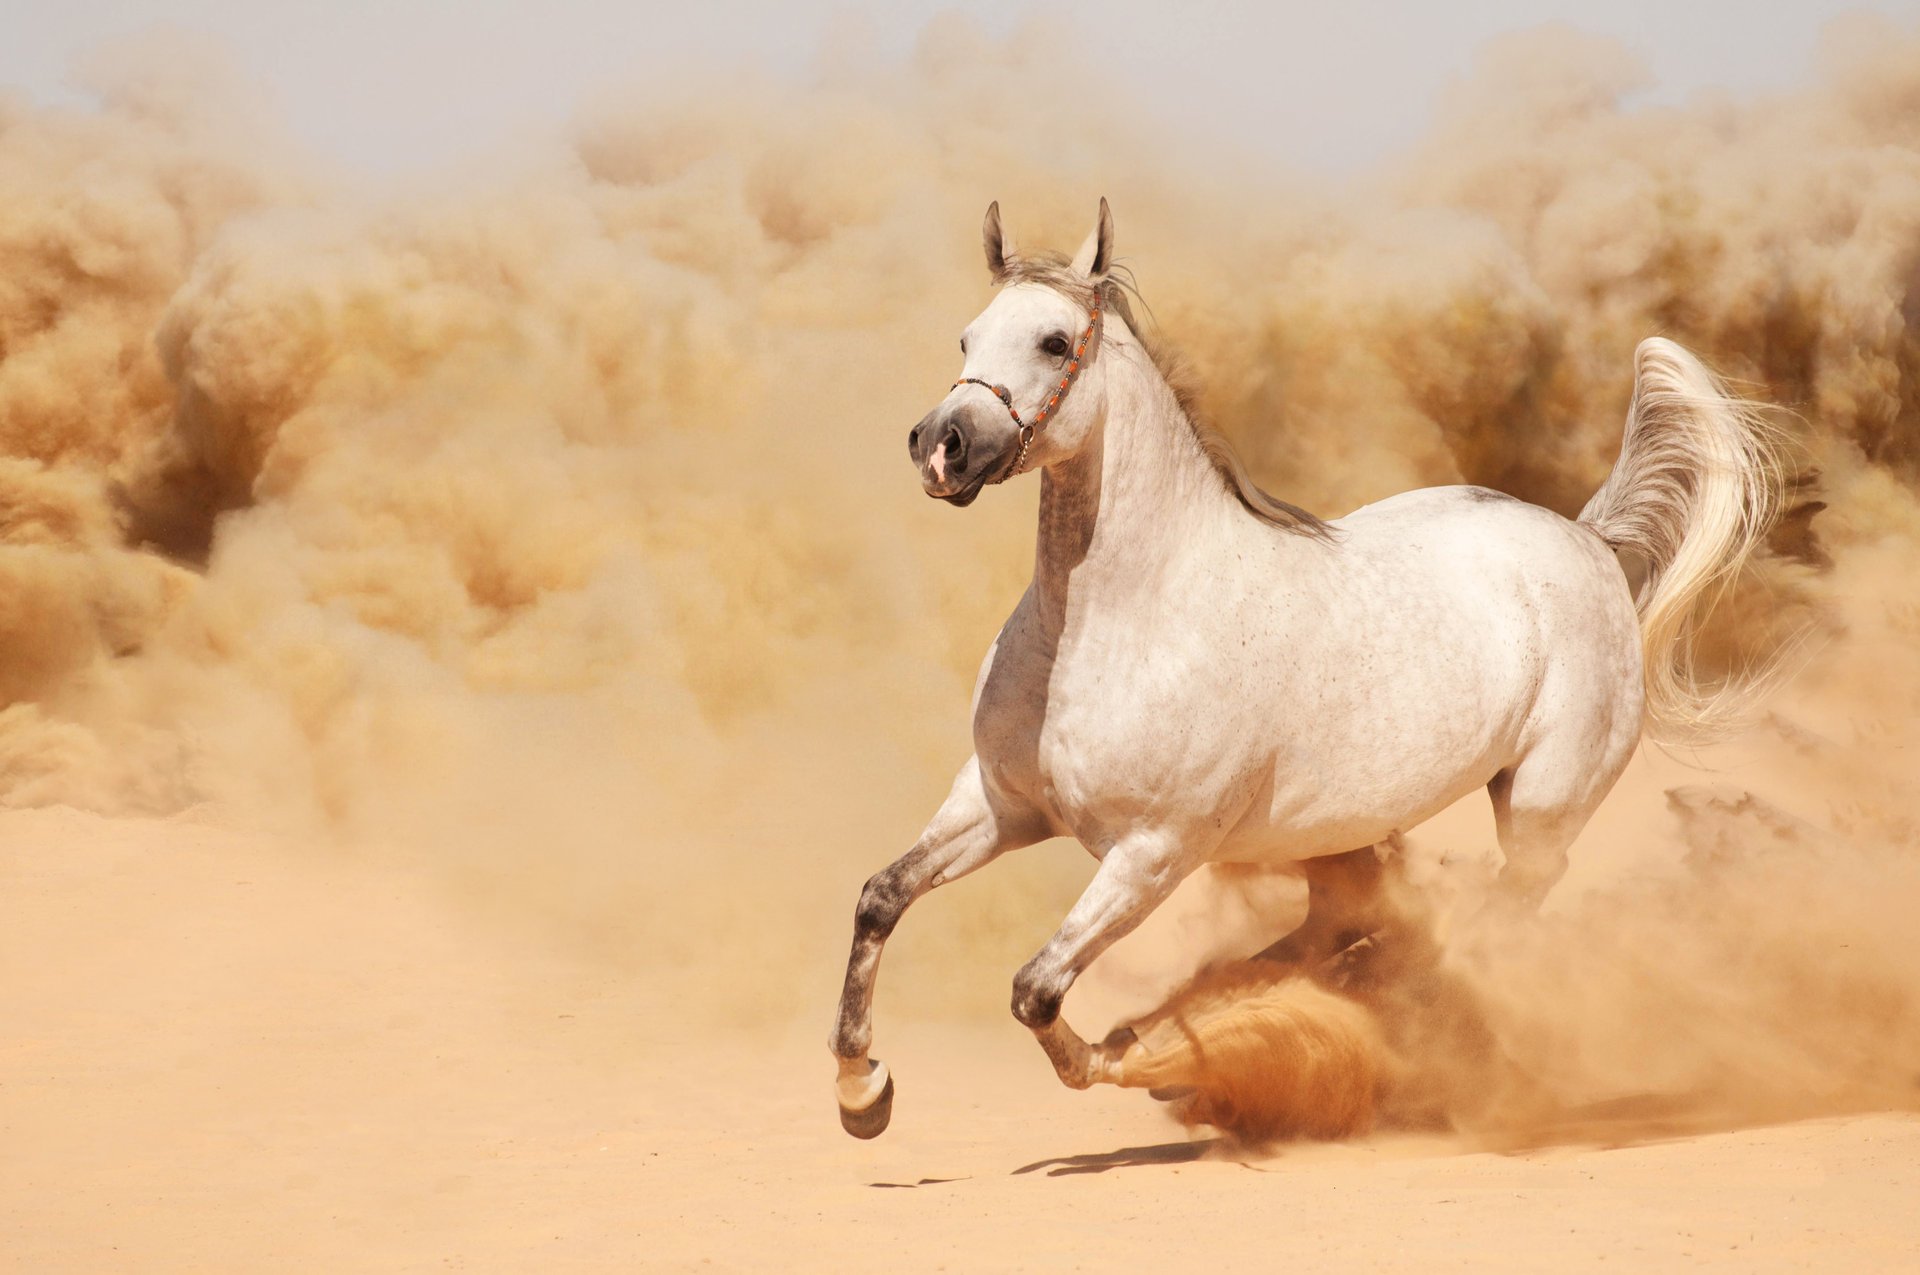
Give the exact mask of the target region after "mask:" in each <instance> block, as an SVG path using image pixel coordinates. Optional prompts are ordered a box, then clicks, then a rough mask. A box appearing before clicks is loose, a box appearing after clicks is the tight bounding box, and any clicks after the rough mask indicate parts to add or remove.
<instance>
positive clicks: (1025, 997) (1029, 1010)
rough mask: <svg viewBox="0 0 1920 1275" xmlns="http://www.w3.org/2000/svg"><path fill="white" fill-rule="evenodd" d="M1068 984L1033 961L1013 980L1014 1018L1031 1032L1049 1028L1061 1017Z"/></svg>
mask: <svg viewBox="0 0 1920 1275" xmlns="http://www.w3.org/2000/svg"><path fill="white" fill-rule="evenodd" d="M1068 985H1069V980H1067V979H1065V978H1063V977H1061V976H1060V974H1059V973H1057V972H1055V971H1052V970H1049V969H1047V968H1045V967H1044V966H1042V965H1041V964H1040V958H1039V957H1037V956H1036V957H1035V958H1034V959H1033V960H1031V961H1028V962H1027V963H1026V964H1025V965H1023V966H1021V968H1020V972H1019V973H1018V974H1016V975H1014V976H1013V1016H1014V1017H1015V1018H1017V1019H1019V1020H1020V1022H1021V1023H1023V1024H1024V1025H1026V1026H1027V1027H1030V1028H1032V1029H1033V1030H1034V1031H1039V1030H1041V1029H1042V1028H1046V1027H1051V1026H1052V1025H1053V1023H1054V1020H1055V1019H1057V1018H1059V1017H1060V1002H1062V1001H1063V1000H1065V999H1066V997H1067V987H1068Z"/></svg>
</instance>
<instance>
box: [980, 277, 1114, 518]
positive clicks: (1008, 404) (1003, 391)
mask: <svg viewBox="0 0 1920 1275" xmlns="http://www.w3.org/2000/svg"><path fill="white" fill-rule="evenodd" d="M1099 326H1100V302H1099V301H1098V300H1096V301H1095V302H1094V303H1093V313H1092V315H1090V316H1089V317H1088V319H1087V330H1086V331H1085V332H1082V333H1081V334H1080V341H1079V343H1078V344H1076V345H1075V346H1074V347H1073V357H1072V358H1071V359H1068V360H1067V374H1066V375H1065V376H1063V377H1061V378H1060V384H1058V385H1056V386H1054V388H1053V393H1051V394H1049V395H1047V401H1046V402H1045V403H1043V404H1042V405H1041V407H1040V410H1039V411H1038V412H1035V413H1034V415H1033V420H1032V421H1023V420H1021V419H1020V413H1019V412H1018V411H1016V410H1015V409H1014V406H1013V395H1012V394H1010V393H1009V392H1008V391H1007V387H1006V386H1004V385H995V384H993V383H992V382H991V381H983V380H981V379H980V378H979V377H977V376H963V377H961V378H960V379H959V380H957V381H955V382H954V383H953V388H954V389H956V390H957V389H959V388H960V387H961V386H962V385H978V386H980V387H981V388H982V389H984V390H986V391H988V392H989V393H991V394H992V395H993V396H994V397H995V398H997V399H999V400H1000V403H1001V406H1003V407H1005V408H1006V409H1007V415H1009V416H1011V417H1013V423H1014V424H1015V425H1018V426H1019V427H1020V451H1019V453H1018V454H1017V455H1015V456H1014V458H1013V464H1011V465H1009V466H1007V469H1006V472H1005V473H1003V474H1001V475H1000V476H999V477H998V478H995V479H992V480H991V482H994V483H1003V482H1005V481H1007V479H1009V478H1011V477H1013V476H1014V475H1015V474H1017V473H1019V472H1020V467H1021V466H1022V465H1024V464H1026V463H1027V448H1029V447H1031V446H1032V445H1033V433H1034V431H1035V430H1037V429H1039V428H1040V427H1041V426H1042V425H1045V424H1046V423H1047V418H1048V417H1049V416H1052V415H1053V414H1054V412H1055V411H1057V410H1058V409H1059V407H1060V400H1061V399H1063V398H1065V397H1066V396H1067V391H1068V390H1069V389H1071V388H1072V387H1073V382H1074V378H1075V377H1077V376H1079V375H1080V364H1081V362H1082V361H1084V360H1085V358H1086V356H1087V346H1088V344H1089V343H1091V342H1092V340H1093V332H1094V329H1095V328H1097V327H1099Z"/></svg>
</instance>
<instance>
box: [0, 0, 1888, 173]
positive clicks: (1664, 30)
mask: <svg viewBox="0 0 1920 1275" xmlns="http://www.w3.org/2000/svg"><path fill="white" fill-rule="evenodd" d="M956 8H957V9H961V10H963V11H965V12H967V13H969V14H972V15H973V16H974V17H975V18H976V19H977V21H978V22H979V23H980V24H981V25H982V26H983V27H985V28H986V29H987V30H988V31H989V32H990V33H994V34H1002V33H1005V32H1007V31H1010V30H1012V29H1013V28H1014V27H1015V26H1016V25H1017V24H1018V23H1019V21H1020V19H1021V17H1022V15H1024V14H1027V13H1030V12H1032V11H1034V8H1035V6H1033V5H1031V4H1016V3H1006V2H1003V0H991V2H989V3H984V4H974V5H964V6H956V5H952V4H940V3H932V2H931V0H903V2H901V3H893V4H887V5H885V6H879V5H871V4H868V5H861V4H845V3H834V4H820V3H804V2H800V0H789V2H785V3H782V2H778V0H752V2H749V3H732V4H727V3H708V4H698V3H678V4H673V5H667V4H661V3H658V2H656V0H545V2H544V3H528V2H525V0H385V2H384V3H373V2H369V0H279V2H277V3H263V2H262V0H9V2H8V3H6V4H5V5H4V7H3V8H0V86H4V87H5V88H8V89H13V90H20V91H24V92H26V93H27V94H28V95H29V97H31V98H33V99H35V100H39V101H55V102H58V101H72V100H76V98H75V95H74V93H73V90H72V89H71V87H70V84H71V80H70V71H71V68H72V67H73V65H74V64H75V61H76V59H78V58H80V57H83V56H84V55H85V54H86V53H87V52H88V51H89V50H90V49H92V48H95V47H97V46H98V45H99V44H100V43H101V42H103V41H108V40H113V39H124V38H126V37H129V36H135V35H138V34H140V33H142V32H144V31H148V30H151V29H154V28H156V27H162V28H172V29H174V30H177V31H181V32H184V33H186V34H188V35H190V36H205V37H210V38H211V41H212V42H213V43H215V44H218V45H223V46H225V47H226V48H227V49H228V50H229V51H230V53H231V54H232V57H233V60H234V61H235V62H236V63H237V64H238V65H239V66H241V67H242V68H244V69H245V70H246V71H247V72H248V73H249V74H250V75H251V76H252V77H253V78H254V79H255V80H256V81H257V82H258V83H259V84H260V85H261V86H263V87H264V88H265V90H266V92H267V95H268V97H269V100H270V101H272V102H273V104H274V105H275V106H276V107H277V109H278V111H279V112H280V114H281V116H282V117H283V118H284V119H285V121H286V122H287V124H288V125H289V127H290V128H291V129H292V131H293V133H294V134H295V135H296V136H297V137H299V138H300V139H301V140H303V141H305V142H306V143H307V144H309V145H310V146H312V147H313V148H314V149H315V150H317V151H319V152H320V153H321V154H323V155H326V156H329V157H331V158H333V159H335V160H337V161H339V162H341V163H343V164H346V165H349V166H351V167H356V168H363V169H370V170H374V171H393V170H410V169H418V168H422V167H429V166H434V165H439V164H444V163H449V162H459V161H462V160H465V159H468V158H471V157H473V156H474V155H476V154H480V153H483V152H485V151H487V150H489V149H491V148H493V147H496V146H498V145H499V144H501V142H502V141H503V140H511V139H513V138H515V137H524V136H527V135H529V134H538V133H542V132H546V131H550V130H552V129H555V128H558V127H560V126H561V125H563V124H564V123H565V122H566V121H567V120H568V119H569V118H570V117H571V116H572V115H573V113H574V111H575V110H576V109H577V108H578V106H579V105H580V104H581V102H582V101H583V100H585V99H588V98H591V97H594V96H596V95H598V94H600V93H603V92H607V91H615V90H618V89H619V88H620V87H621V86H622V85H623V84H625V83H630V82H632V81H634V80H644V79H646V78H648V77H651V76H654V75H657V74H659V73H660V72H661V71H663V70H666V71H674V72H679V71H684V70H687V69H689V68H691V67H701V66H713V67H723V66H726V65H730V64H731V65H739V64H742V63H746V64H757V65H760V66H763V67H767V68H771V69H773V70H774V71H775V72H777V73H782V74H795V75H798V74H803V73H804V72H805V71H806V70H807V68H808V67H809V66H810V65H811V64H812V63H813V61H814V59H815V57H816V55H817V54H818V52H819V51H820V49H821V46H822V44H823V42H824V41H826V40H828V39H829V38H830V37H831V35H832V34H833V33H835V32H843V31H845V30H847V29H849V27H852V26H858V27H860V28H864V29H865V30H866V31H867V32H868V33H869V37H870V38H871V39H872V40H873V41H874V42H875V44H876V46H877V50H878V55H879V56H882V57H896V58H897V57H899V56H900V55H902V54H903V53H904V52H905V51H906V50H907V49H908V48H909V47H911V45H912V43H913V41H914V39H915V38H916V37H917V35H918V34H919V32H920V31H921V29H922V28H923V27H924V26H925V24H926V22H927V21H928V19H929V18H930V17H932V16H933V15H934V14H936V13H939V12H941V11H943V10H949V9H956ZM1858 9H1868V10H1873V11H1877V12H1880V13H1884V14H1888V15H1890V16H1893V17H1895V18H1898V19H1901V20H1903V21H1905V22H1907V23H1920V0H1866V2H1864V3H1858V2H1856V3H1849V2H1847V0H1606V2H1605V3H1602V2H1601V0H1585V2H1584V3H1571V2H1569V0H1452V2H1450V3H1444V4H1442V3H1432V4H1415V3H1396V2H1394V0H1333V2H1329V0H1272V2H1270V3H1264V4H1260V3H1233V4H1225V3H1203V2H1196V3H1187V4H1182V5H1179V6H1177V8H1176V7H1174V6H1156V5H1148V4H1142V3H1137V2H1135V0H1110V2H1108V3H1099V4H1095V3H1086V2H1084V0H1081V2H1078V3H1076V2H1074V0H1067V2H1066V3H1063V4H1059V5H1054V6H1051V7H1049V8H1047V9H1045V10H1044V11H1045V12H1049V13H1051V14H1053V15H1055V23H1056V25H1057V26H1058V27H1060V28H1061V29H1065V30H1070V31H1073V32H1075V33H1076V35H1077V37H1078V38H1079V39H1080V40H1082V41H1083V42H1084V46H1085V48H1084V53H1085V54H1086V55H1088V56H1083V57H1080V58H1077V59H1076V60H1075V62H1074V65H1077V66H1080V67H1086V66H1089V65H1096V64H1103V65H1105V66H1108V67H1110V68H1112V69H1113V70H1115V71H1117V72H1119V73H1120V77H1121V79H1122V80H1123V82H1125V83H1127V84H1129V85H1131V86H1132V87H1133V88H1134V90H1135V91H1137V92H1138V93H1139V94H1140V95H1141V97H1142V98H1143V99H1144V100H1145V104H1146V105H1147V107H1148V108H1149V109H1150V110H1151V111H1152V112H1153V113H1154V114H1155V115H1156V116H1158V117H1159V118H1161V119H1163V120H1164V121H1166V123H1167V124H1169V125H1171V126H1172V127H1174V128H1176V129H1177V128H1181V127H1186V126H1190V127H1192V128H1194V129H1205V130H1208V131H1209V132H1210V133H1211V134H1212V135H1214V136H1222V137H1224V138H1226V139H1228V140H1233V141H1238V142H1240V143H1242V144H1243V145H1246V146H1249V147H1251V148H1253V149H1254V150H1256V151H1258V152H1260V153H1263V154H1265V155H1267V156H1269V157H1270V158H1271V159H1272V160H1273V161H1274V162H1276V163H1277V164H1281V165H1286V166H1294V167H1301V168H1306V169H1314V170H1329V169H1339V168H1341V167H1342V166H1343V165H1352V164H1354V163H1364V162H1366V161H1369V160H1371V159H1374V158H1377V157H1378V156H1379V155H1380V154H1382V153H1383V152H1385V151H1387V150H1390V149H1392V148H1395V147H1398V146H1401V145H1405V144H1406V143H1408V142H1410V141H1412V140H1413V139H1414V138H1415V137H1416V136H1417V135H1418V134H1419V132H1420V130H1421V128H1422V127H1423V126H1424V124H1425V122H1426V120H1427V119H1428V117H1429V114H1430V111H1431V109H1432V105H1433V101H1434V98H1435V95H1436V93H1437V92H1438V91H1440V90H1441V89H1442V88H1443V87H1444V86H1445V85H1446V84H1447V83H1448V82H1449V81H1450V80H1452V79H1454V78H1456V77H1458V76H1459V75H1461V74H1462V73H1463V72H1464V71H1465V70H1466V69H1467V67H1468V66H1469V65H1470V62H1471V59H1472V55H1473V52H1474V50H1475V49H1476V48H1478V47H1479V46H1480V45H1481V44H1483V43H1484V42H1485V41H1486V40H1487V39H1488V38H1489V37H1491V36H1494V35H1498V34H1501V33H1504V32H1509V31H1516V30H1522V29H1525V28H1528V27H1532V26H1538V25H1540V24H1542V23H1547V22H1564V23H1568V24H1570V25H1573V26H1575V27H1578V28H1581V29H1584V30H1587V31H1592V32H1595V33H1598V34H1604V35H1610V36H1613V37H1615V38H1618V39H1620V40H1622V41H1624V42H1625V43H1626V44H1627V45H1628V46H1629V47H1630V48H1632V49H1633V50H1634V51H1635V52H1636V53H1638V54H1639V55H1640V56H1641V57H1642V59H1643V60H1644V61H1645V63H1646V64H1647V66H1648V67H1649V69H1650V70H1651V72H1652V74H1653V76H1654V78H1655V81H1656V83H1657V87H1656V88H1655V89H1654V90H1653V93H1652V96H1654V97H1656V98H1660V99H1667V100H1679V99H1684V98H1685V97H1687V96H1688V95H1690V94H1692V93H1694V92H1696V91H1698V90H1700V89H1701V88H1704V87H1709V86H1712V87H1719V88H1725V89H1730V90H1732V91H1734V92H1736V93H1742V94H1744V93H1751V92H1757V91H1765V90H1767V89H1769V88H1778V87H1785V86H1788V85H1791V84H1794V83H1796V82H1798V81H1800V80H1802V79H1804V78H1806V76H1807V75H1808V74H1809V73H1810V70H1811V67H1812V64H1813V59H1814V55H1815V49H1816V46H1817V42H1818V35H1819V31H1820V29H1821V27H1822V26H1823V25H1825V24H1826V23H1827V22H1828V21H1829V20H1830V19H1832V18H1833V17H1835V16H1836V15H1838V14H1842V13H1845V12H1848V11H1850V10H1858ZM1094 59H1097V60H1098V62H1096V61H1094Z"/></svg>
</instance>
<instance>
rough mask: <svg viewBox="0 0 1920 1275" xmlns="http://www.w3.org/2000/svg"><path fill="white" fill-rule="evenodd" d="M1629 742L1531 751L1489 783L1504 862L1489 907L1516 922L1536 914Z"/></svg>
mask: <svg viewBox="0 0 1920 1275" xmlns="http://www.w3.org/2000/svg"><path fill="white" fill-rule="evenodd" d="M1633 743H1634V740H1633V739H1632V738H1627V739H1625V740H1624V742H1623V741H1622V740H1620V739H1614V738H1609V739H1605V740H1602V741H1595V740H1593V739H1590V738H1580V737H1573V738H1570V739H1568V740H1566V741H1564V742H1561V743H1558V744H1557V746H1545V747H1539V748H1535V749H1534V750H1533V751H1532V752H1530V753H1528V754H1527V756H1525V757H1524V758H1522V759H1521V760H1520V761H1518V762H1517V763H1515V764H1514V765H1512V766H1509V767H1507V768H1506V769H1505V770H1502V771H1501V772H1500V773H1499V774H1497V775H1495V776H1494V777H1493V779H1492V780H1491V781H1490V782H1489V783H1488V784H1487V796H1488V797H1489V798H1491V799H1492V801H1493V823H1494V830H1495V833H1496V835H1497V836H1498V837H1499V840H1500V852H1501V855H1502V856H1503V858H1504V860H1505V861H1504V862H1503V863H1502V864H1501V867H1500V875H1499V877H1497V878H1496V879H1495V881H1494V884H1493V889H1492V892H1491V894H1490V895H1489V897H1488V900H1487V908H1488V910H1489V911H1491V912H1493V913H1494V914H1495V915H1496V916H1497V917H1500V918H1504V919H1517V918H1519V917H1523V916H1528V915H1531V914H1532V913H1534V912H1536V911H1538V910H1539V908H1540V905H1541V903H1542V902H1543V901H1545V899H1546V897H1547V893H1548V892H1549V891H1550V890H1552V889H1553V887H1554V886H1555V885H1557V884H1559V882H1560V878H1561V877H1563V876H1565V875H1566V871H1567V852H1568V851H1569V850H1570V849H1572V847H1573V842H1574V839H1575V838H1577V837H1578V836H1579V835H1580V830H1581V829H1582V828H1584V827H1586V826H1587V821H1588V820H1589V819H1591V818H1592V817H1593V812H1594V811H1595V810H1597V809H1599V806H1600V802H1601V800H1602V799H1603V798H1604V797H1605V796H1606V795H1607V793H1608V792H1609V791H1610V790H1611V789H1612V788H1613V785H1614V781H1615V780H1617V779H1619V778H1620V772H1621V771H1623V770H1625V769H1626V766H1627V760H1628V759H1629V758H1630V757H1631V756H1632V755H1633Z"/></svg>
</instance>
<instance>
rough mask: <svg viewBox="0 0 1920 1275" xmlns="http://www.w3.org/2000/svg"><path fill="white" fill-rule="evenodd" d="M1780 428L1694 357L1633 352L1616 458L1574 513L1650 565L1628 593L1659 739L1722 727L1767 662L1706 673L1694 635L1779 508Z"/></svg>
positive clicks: (1671, 347) (1672, 351) (1655, 345)
mask: <svg viewBox="0 0 1920 1275" xmlns="http://www.w3.org/2000/svg"><path fill="white" fill-rule="evenodd" d="M1777 439H1778V435H1777V433H1776V431H1775V430H1774V428H1773V427H1772V426H1771V425H1769V424H1768V423H1767V421H1766V420H1765V419H1764V418H1763V417H1762V416H1761V414H1760V412H1759V410H1758V409H1757V408H1756V407H1755V406H1754V405H1753V404H1751V403H1748V402H1745V401H1744V400H1742V399H1739V398H1736V397H1734V396H1733V395H1732V394H1729V393H1728V392H1727V389H1726V387H1725V386H1724V385H1722V384H1721V382H1720V380H1719V378H1718V377H1716V376H1714V374H1713V373H1712V372H1710V371H1708V370H1707V368H1706V366H1705V365H1704V364H1702V363H1701V362H1700V360H1699V359H1697V358H1695V357H1694V356H1693V355H1691V354H1689V353H1688V352H1687V351H1686V350H1684V349H1682V348H1681V347H1680V346H1678V345H1676V344H1674V343H1673V342H1672V341H1668V340H1666V339H1664V338H1661V337H1653V338H1650V339H1648V340H1645V341H1642V342H1641V343H1640V348H1639V349H1638V350H1637V351H1635V353H1634V381H1633V403H1632V405H1631V406H1630V407H1629V408H1628V409H1627V429H1626V436H1625V438H1624V439H1623V440H1622V441H1621V444H1620V459H1619V460H1618V461H1617V462H1615V464H1614V467H1613V472H1612V473H1610V474H1608V475H1607V481H1606V482H1605V483H1603V484H1602V485H1601V487H1600V490H1599V491H1597V492H1595V493H1594V494H1593V499H1591V500H1589V501H1588V502H1587V507H1586V508H1585V509H1583V510H1581V511H1580V521H1581V522H1583V523H1585V524H1587V525H1588V526H1590V527H1592V528H1593V529H1594V530H1595V531H1596V532H1598V533H1599V534H1600V536H1601V538H1602V539H1604V540H1605V541H1606V542H1607V543H1608V544H1609V545H1611V546H1613V547H1614V548H1615V549H1625V550H1627V551H1628V552H1630V553H1633V554H1636V555H1638V556H1639V557H1640V558H1641V559H1643V560H1644V562H1645V563H1646V568H1647V577H1646V580H1645V582H1644V583H1643V584H1642V585H1641V587H1640V590H1639V593H1638V595H1637V596H1636V598H1635V606H1636V607H1637V608H1638V610H1639V612H1640V634H1641V647H1642V651H1643V658H1644V660H1645V664H1646V692H1647V708H1646V721H1647V731H1648V733H1649V734H1651V735H1652V736H1653V737H1654V738H1656V739H1659V740H1663V741H1666V742H1692V741H1700V740H1702V739H1706V738H1711V737H1713V736H1714V735H1716V734H1719V733H1721V732H1722V731H1723V730H1724V729H1725V728H1726V727H1727V726H1729V725H1730V724H1732V722H1733V720H1734V719H1735V718H1737V717H1738V716H1739V713H1740V710H1741V709H1742V708H1743V707H1745V705H1746V703H1747V701H1748V700H1749V699H1750V698H1751V695H1752V693H1753V692H1755V691H1756V690H1758V689H1759V688H1760V687H1761V686H1763V685H1764V684H1765V683H1766V681H1767V671H1766V670H1764V669H1762V670H1752V671H1749V672H1748V674H1747V675H1746V676H1745V677H1743V678H1742V679H1740V680H1739V681H1737V682H1727V683H1720V684H1709V683H1706V682H1703V681H1702V679H1701V677H1700V675H1699V672H1698V670H1697V669H1696V667H1695V664H1694V651H1693V647H1694V639H1695V638H1696V636H1697V635H1698V632H1699V626H1700V623H1701V621H1702V619H1703V618H1704V617H1705V616H1706V614H1707V613H1708V612H1709V611H1711V610H1712V608H1713V604H1714V602H1715V601H1716V600H1717V599H1718V597H1719V596H1720V595H1721V594H1722V593H1723V592H1724V591H1725V589H1726V588H1727V586H1728V585H1729V584H1731V583H1732V581H1733V579H1734V578H1735V577H1736V576H1737V575H1738V574H1739V572H1740V570H1741V568H1742V567H1743V566H1744V565H1745V564H1746V561H1747V559H1748V558H1749V557H1750V556H1751V555H1752V553H1753V551H1754V549H1755V548H1756V547H1757V546H1758V545H1759V543H1760V542H1761V540H1762V539H1764V538H1765V536H1766V534H1767V531H1768V529H1769V528H1770V527H1771V526H1772V525H1773V521H1774V519H1775V517H1776V516H1777V515H1778V513H1779V511H1780V506H1781V500H1782V495H1783V492H1784V489H1785V471H1784V467H1783V465H1782V462H1781V458H1780V452H1779V448H1778V446H1777Z"/></svg>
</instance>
